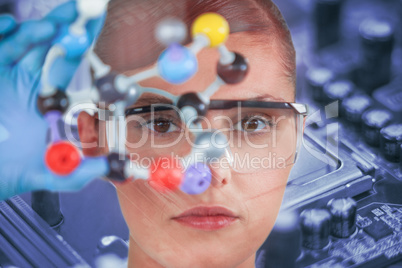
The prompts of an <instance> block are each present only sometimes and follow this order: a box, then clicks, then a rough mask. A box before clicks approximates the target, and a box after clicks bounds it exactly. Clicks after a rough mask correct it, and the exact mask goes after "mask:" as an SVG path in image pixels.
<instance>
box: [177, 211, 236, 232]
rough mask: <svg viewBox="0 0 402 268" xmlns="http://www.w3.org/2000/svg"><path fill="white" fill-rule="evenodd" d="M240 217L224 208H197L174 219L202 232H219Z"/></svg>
mask: <svg viewBox="0 0 402 268" xmlns="http://www.w3.org/2000/svg"><path fill="white" fill-rule="evenodd" d="M238 218H239V217H238V216H236V215H235V214H234V213H233V212H232V211H230V210H228V209H226V208H223V207H217V206H215V207H195V208H192V209H189V210H186V211H185V212H183V213H181V214H180V215H179V216H176V217H173V218H172V219H173V220H175V221H177V222H179V223H181V224H183V225H186V226H189V227H192V228H195V229H201V230H218V229H221V228H224V227H227V226H229V225H231V224H232V223H233V222H234V221H236V220H237V219H238Z"/></svg>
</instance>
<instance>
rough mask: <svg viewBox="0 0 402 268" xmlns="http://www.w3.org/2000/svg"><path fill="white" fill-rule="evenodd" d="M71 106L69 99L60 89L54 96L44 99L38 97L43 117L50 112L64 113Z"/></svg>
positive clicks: (38, 104)
mask: <svg viewBox="0 0 402 268" xmlns="http://www.w3.org/2000/svg"><path fill="white" fill-rule="evenodd" d="M68 105H69V101H68V97H67V95H66V93H65V92H64V91H63V90H60V89H58V90H57V91H56V92H55V93H54V94H52V95H50V96H47V97H42V96H40V95H39V96H38V101H37V106H38V109H39V111H40V112H41V114H42V115H45V114H46V113H47V112H49V111H59V112H61V113H64V112H65V111H66V110H67V108H68Z"/></svg>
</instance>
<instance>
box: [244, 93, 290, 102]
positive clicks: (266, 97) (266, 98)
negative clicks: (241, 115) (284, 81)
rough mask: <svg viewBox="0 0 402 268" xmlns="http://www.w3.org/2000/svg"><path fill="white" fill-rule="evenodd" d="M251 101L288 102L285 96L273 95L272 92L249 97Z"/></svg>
mask: <svg viewBox="0 0 402 268" xmlns="http://www.w3.org/2000/svg"><path fill="white" fill-rule="evenodd" d="M247 100H249V101H280V102H286V101H285V100H284V99H283V98H281V97H275V96H272V95H271V94H267V93H266V94H259V95H257V96H256V97H254V98H250V99H247Z"/></svg>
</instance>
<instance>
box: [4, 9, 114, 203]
mask: <svg viewBox="0 0 402 268" xmlns="http://www.w3.org/2000/svg"><path fill="white" fill-rule="evenodd" d="M76 17H77V10H76V3H75V1H71V2H68V3H65V4H63V5H61V6H59V7H58V8H56V9H55V10H53V11H52V12H51V13H50V14H48V15H47V16H46V17H45V18H44V19H42V20H39V21H27V22H24V23H22V24H20V25H17V23H16V22H15V20H14V19H13V18H12V17H11V16H8V15H5V16H0V38H1V36H3V39H0V200H4V199H7V198H9V197H11V196H13V195H17V194H21V193H24V192H28V191H34V190H51V191H76V190H79V189H81V188H82V187H84V185H86V184H87V183H88V182H90V181H91V180H93V179H94V178H96V177H99V176H102V175H105V174H106V173H107V172H108V164H107V161H106V159H105V158H104V157H99V158H86V159H83V160H82V162H81V164H80V166H79V167H78V168H77V169H76V170H75V171H74V172H73V173H71V174H70V175H68V176H57V175H54V174H53V173H51V172H50V171H48V169H47V168H46V166H45V164H44V155H45V151H46V147H47V144H46V134H47V130H48V124H47V122H46V121H45V120H44V118H43V117H42V115H41V114H40V113H39V111H38V109H37V107H36V101H37V96H38V92H39V90H40V88H41V86H40V77H41V69H42V66H43V63H44V61H45V57H46V54H47V52H48V50H49V49H50V47H51V46H52V44H53V43H54V42H55V40H58V38H59V36H58V35H59V34H60V33H63V32H65V31H66V29H68V27H69V25H70V24H71V23H72V22H74V21H75V19H76ZM103 22H104V16H103V17H102V18H99V19H95V20H91V21H90V22H89V23H88V25H87V30H88V33H89V36H90V38H91V40H94V39H95V38H96V37H97V35H98V33H99V32H100V29H101V27H102V25H103ZM80 61H81V58H80V57H79V58H75V59H69V60H67V59H64V58H59V59H57V60H56V61H55V62H54V64H53V66H52V68H51V70H50V73H49V77H50V78H51V80H50V84H51V85H53V86H56V87H58V88H67V86H68V84H69V82H70V80H71V78H72V77H73V75H74V72H75V70H76V69H77V67H78V66H79V64H80Z"/></svg>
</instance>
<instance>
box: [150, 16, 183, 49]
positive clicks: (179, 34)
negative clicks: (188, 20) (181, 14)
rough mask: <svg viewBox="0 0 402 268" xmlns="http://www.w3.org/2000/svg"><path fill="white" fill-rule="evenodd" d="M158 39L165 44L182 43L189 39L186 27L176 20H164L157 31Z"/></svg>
mask: <svg viewBox="0 0 402 268" xmlns="http://www.w3.org/2000/svg"><path fill="white" fill-rule="evenodd" d="M155 36H156V39H157V40H158V41H159V42H160V43H162V44H164V45H170V44H172V43H182V42H183V41H184V40H185V39H186V37H187V28H186V25H185V24H184V23H183V22H182V21H180V20H178V19H175V18H168V19H164V20H162V21H161V22H160V23H159V24H158V26H157V27H156V31H155Z"/></svg>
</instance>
